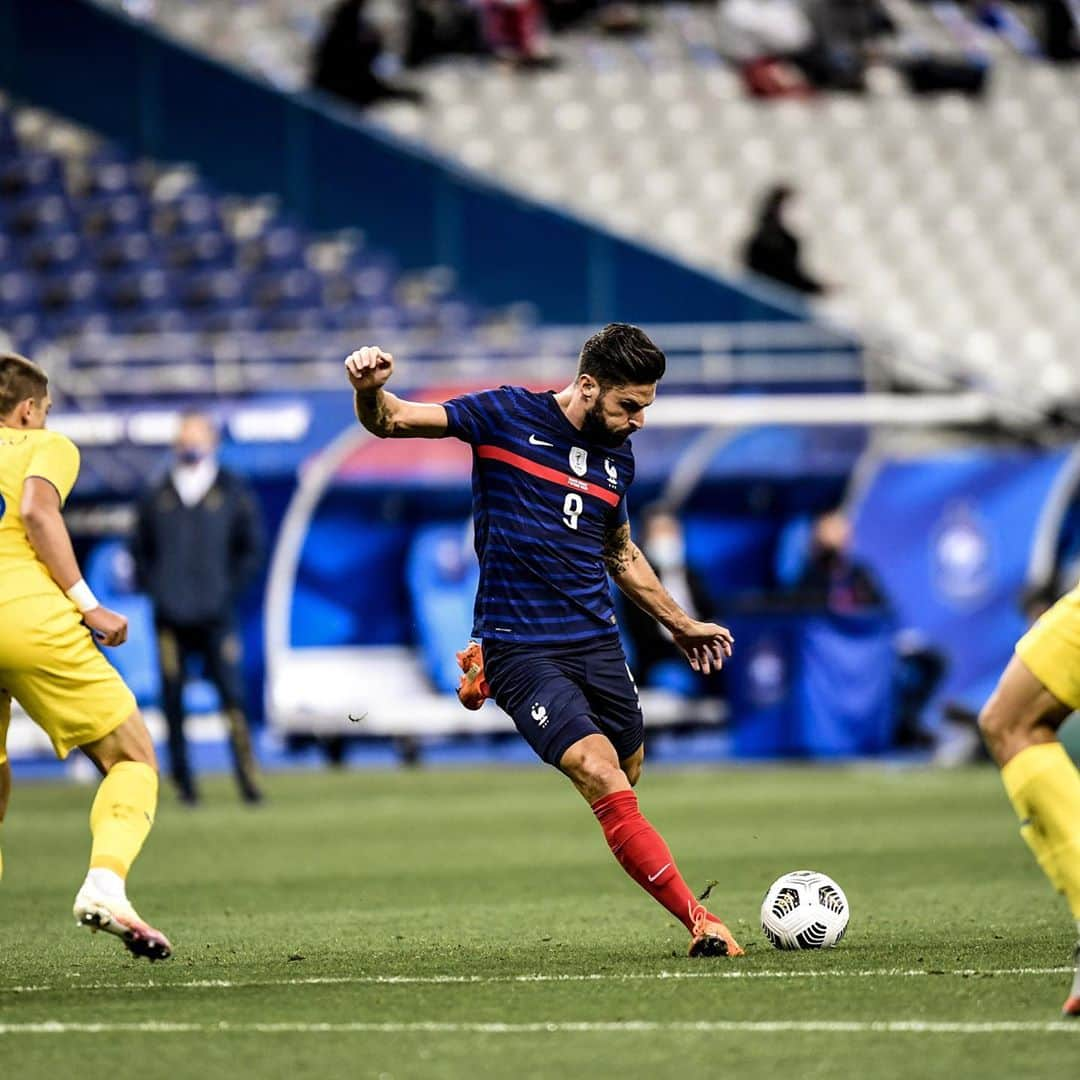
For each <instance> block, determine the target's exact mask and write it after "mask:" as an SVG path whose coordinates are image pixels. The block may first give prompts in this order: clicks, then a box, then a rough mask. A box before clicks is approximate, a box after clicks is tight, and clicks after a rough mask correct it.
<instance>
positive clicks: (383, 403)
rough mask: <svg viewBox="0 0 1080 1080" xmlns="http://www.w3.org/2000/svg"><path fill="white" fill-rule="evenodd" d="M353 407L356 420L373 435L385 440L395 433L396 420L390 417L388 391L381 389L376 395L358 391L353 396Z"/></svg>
mask: <svg viewBox="0 0 1080 1080" xmlns="http://www.w3.org/2000/svg"><path fill="white" fill-rule="evenodd" d="M353 406H354V408H355V409H356V419H357V420H359V421H360V423H361V424H363V425H364V427H366V428H367V429H368V431H370V432H371V434H372V435H377V436H378V437H379V438H380V439H384V438H386V436H387V435H390V434H391V433H392V432H393V430H394V418H393V417H392V416H391V415H390V407H389V402H388V401H387V395H386V391H385V390H383V389H382V388H381V387H380V388H379V389H378V390H376V391H375V393H374V394H373V393H371V392H370V391H363V392H361V391H360V390H357V391H356V392H355V394H353Z"/></svg>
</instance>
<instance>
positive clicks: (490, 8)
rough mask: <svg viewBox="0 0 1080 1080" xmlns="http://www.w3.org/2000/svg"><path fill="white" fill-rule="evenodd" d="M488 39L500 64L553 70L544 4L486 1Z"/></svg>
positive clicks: (536, 1) (535, 0)
mask: <svg viewBox="0 0 1080 1080" xmlns="http://www.w3.org/2000/svg"><path fill="white" fill-rule="evenodd" d="M483 3H484V36H485V37H486V38H487V43H488V47H489V48H490V49H491V51H492V52H493V53H494V54H495V56H496V57H498V59H500V60H504V61H506V62H508V63H511V64H514V65H515V66H518V67H550V66H552V65H553V64H554V63H555V60H554V58H553V56H552V55H551V49H550V46H549V44H548V31H547V23H546V21H545V19H544V9H543V5H542V4H541V3H540V0H483Z"/></svg>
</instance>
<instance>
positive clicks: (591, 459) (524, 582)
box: [446, 386, 634, 642]
mask: <svg viewBox="0 0 1080 1080" xmlns="http://www.w3.org/2000/svg"><path fill="white" fill-rule="evenodd" d="M446 414H447V417H448V419H449V433H450V434H451V435H453V436H456V437H457V438H459V439H461V440H463V441H464V442H467V443H469V444H470V445H471V446H472V448H473V473H472V487H473V517H474V520H475V525H476V554H477V556H478V557H479V559H480V584H479V587H478V589H477V594H476V607H475V613H474V623H473V636H474V637H477V638H479V639H481V640H485V639H494V640H500V641H535V642H554V641H559V642H570V641H584V640H586V639H589V638H597V637H601V636H604V635H611V634H615V633H617V630H616V627H615V607H614V604H613V601H612V595H611V585H610V582H609V580H608V576H607V569H606V567H605V566H604V560H603V548H604V538H605V534H606V533H607V532H608V530H610V529H612V528H617V527H618V526H619V525H620V524H621V523H622V522H625V521H626V520H627V515H626V489H627V488H628V487H629V486H630V483H631V482H632V481H633V479H634V455H633V453H632V451H631V449H630V443H629V441H627V442H625V443H623V445H622V446H620V447H617V448H612V447H605V446H601V445H599V444H597V443H593V442H591V441H590V440H589V439H587V438H586V437H585V436H584V435H583V433H582V432H580V431H578V429H577V428H575V427H574V425H573V424H571V423H570V421H569V420H567V418H566V416H565V414H564V413H563V411H562V409H561V408H560V407H559V403H558V402H557V401H556V400H555V395H554V392H552V391H548V392H546V393H539V394H538V393H534V392H532V391H530V390H525V389H522V388H521V387H517V386H503V387H500V388H499V389H498V390H484V391H481V392H480V393H477V394H466V395H465V396H463V397H459V398H454V399H453V400H452V401H448V402H446Z"/></svg>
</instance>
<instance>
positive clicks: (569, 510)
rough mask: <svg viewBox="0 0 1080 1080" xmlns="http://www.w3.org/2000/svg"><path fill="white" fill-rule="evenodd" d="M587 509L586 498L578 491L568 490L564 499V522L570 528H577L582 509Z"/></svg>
mask: <svg viewBox="0 0 1080 1080" xmlns="http://www.w3.org/2000/svg"><path fill="white" fill-rule="evenodd" d="M584 509H585V500H584V499H582V497H581V496H580V495H578V494H577V492H574V491H568V492H567V493H566V498H565V499H563V504H562V512H563V524H564V525H565V526H566V527H567V528H568V529H576V528H577V523H578V518H579V517H581V511H582V510H584Z"/></svg>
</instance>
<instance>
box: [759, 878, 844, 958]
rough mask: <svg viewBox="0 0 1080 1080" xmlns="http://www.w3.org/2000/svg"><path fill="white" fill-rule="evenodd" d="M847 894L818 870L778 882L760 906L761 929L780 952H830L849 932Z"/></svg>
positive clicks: (779, 879)
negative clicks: (827, 949)
mask: <svg viewBox="0 0 1080 1080" xmlns="http://www.w3.org/2000/svg"><path fill="white" fill-rule="evenodd" d="M850 914H851V911H850V908H848V902H847V897H846V896H845V895H844V890H843V889H841V888H840V886H839V885H837V884H836V882H835V881H833V879H832V878H831V877H827V876H826V875H825V874H819V873H818V872H817V871H816V870H794V871H792V872H791V873H790V874H784V876H783V877H779V878H777V879H776V880H775V881H774V882H773V883H772V885H771V886H770V887H769V891H768V892H767V893H766V894H765V899H764V900H763V901H762V902H761V929H762V930H764V931H765V936H766V937H767V938H768V939H769V940H770V941H771V942H772V943H773V945H775V946H776V947H777V948H778V949H824V948H831V947H832V946H833V945H835V944H836V943H837V942H838V941H839V940H840V939H841V938H842V937H843V936H844V931H845V930H847V924H848V917H849V915H850Z"/></svg>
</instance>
